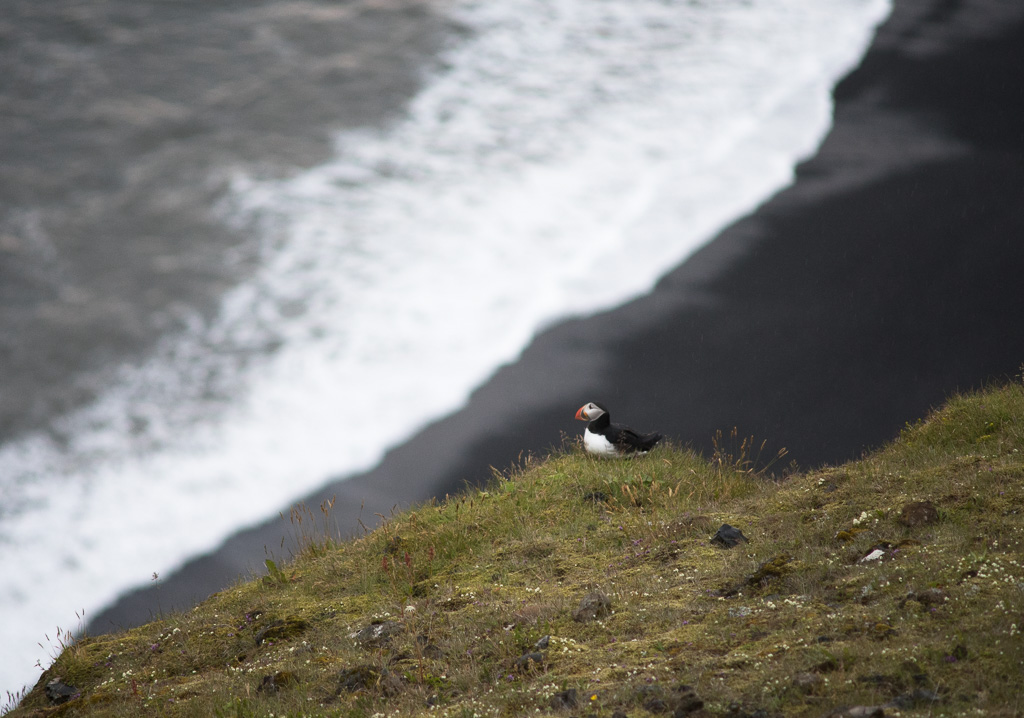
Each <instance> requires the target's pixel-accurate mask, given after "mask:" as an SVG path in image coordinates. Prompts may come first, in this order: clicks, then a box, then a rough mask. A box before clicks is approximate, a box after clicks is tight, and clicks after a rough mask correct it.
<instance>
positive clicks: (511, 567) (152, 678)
mask: <svg viewBox="0 0 1024 718" xmlns="http://www.w3.org/2000/svg"><path fill="white" fill-rule="evenodd" d="M734 443H735V447H734V448H732V449H731V450H730V448H729V446H727V445H730V444H734ZM720 444H722V445H721V446H720V453H719V455H718V456H716V457H715V459H714V460H712V461H707V460H704V459H701V458H699V457H698V456H696V455H694V454H693V453H691V452H689V451H687V450H684V449H680V448H678V447H665V448H659V449H658V450H656V451H654V452H652V453H651V454H650V455H649V456H646V457H643V458H640V459H636V460H627V461H602V460H594V459H591V458H589V457H588V456H586V455H584V454H583V453H581V452H580V450H579V449H578V448H576V447H575V446H570V447H568V448H567V449H566V450H565V451H563V452H560V453H555V454H554V455H552V456H550V457H548V458H546V459H543V460H527V461H525V462H524V464H523V465H522V466H521V467H519V468H517V469H515V470H513V471H511V472H509V473H507V474H504V475H501V476H497V477H495V478H494V480H493V481H492V483H491V484H490V485H489V486H488V488H487V489H486V490H472V491H470V492H469V493H467V494H466V495H465V496H459V497H452V498H450V499H447V500H445V501H443V502H436V503H431V504H428V505H423V506H419V507H417V508H416V509H415V510H412V511H407V512H403V513H399V514H396V515H394V516H392V517H389V518H388V519H387V521H386V522H385V523H384V524H383V525H382V526H381V527H380V528H379V529H377V530H375V531H373V532H371V533H367V534H366V535H365V536H363V537H362V538H359V539H358V540H354V541H334V540H331V539H329V538H328V537H325V536H324V535H323V531H322V530H321V529H320V528H319V527H320V526H321V525H322V520H323V516H322V515H320V513H319V511H315V510H314V511H307V510H304V509H300V510H297V511H296V512H295V514H294V516H293V518H294V523H293V525H294V527H295V530H296V532H297V533H298V534H299V535H300V537H301V538H302V543H303V545H304V549H303V551H302V552H301V555H299V556H297V557H296V558H295V559H294V560H293V561H291V562H289V563H287V564H271V565H270V566H269V569H270V572H269V575H268V576H267V577H264V578H260V579H257V580H253V581H249V582H246V583H239V584H238V585H236V586H234V587H233V588H230V589H228V590H225V591H222V592H221V593H219V594H217V595H215V596H213V597H212V598H210V599H209V600H207V601H205V602H204V603H203V604H202V605H200V606H198V607H197V608H195V609H194V610H192V611H190V612H188V613H184V614H180V615H170V616H167V617H165V618H162V619H160V620H157V621H154V622H152V623H150V624H148V625H146V626H143V627H141V628H138V629H133V630H130V631H126V632H124V633H120V634H115V635H105V636H98V637H94V638H84V639H82V640H79V641H76V642H74V643H72V644H71V645H68V646H67V647H66V648H65V649H64V650H63V652H62V653H61V654H60V655H59V656H57V658H56V660H55V662H54V664H53V666H52V667H51V668H50V669H49V670H48V671H46V673H45V674H44V675H43V677H42V678H41V680H40V681H39V683H38V685H37V686H36V687H35V689H34V690H32V691H31V692H30V693H29V695H28V696H26V697H25V698H24V700H23V701H22V703H21V705H20V707H18V708H17V709H15V710H13V711H12V712H11V715H12V716H43V715H66V716H78V715H104V716H141V715H168V716H232V717H234V716H306V715H326V716H367V717H370V716H414V715H424V716H426V715H430V716H452V717H460V718H469V717H471V716H521V715H526V714H531V715H535V714H538V713H539V714H542V715H547V714H550V715H578V716H608V717H611V716H623V715H626V716H634V717H638V716H649V715H676V716H684V715H690V716H733V717H735V718H739V717H741V716H752V717H753V716H776V715H778V716H801V715H810V716H823V715H833V714H839V715H849V716H854V715H882V714H883V713H884V714H885V715H905V716H913V715H929V716H932V715H949V716H952V715H987V716H1011V715H1021V714H1022V713H1024V697H1022V689H1021V677H1022V675H1024V636H1022V633H1021V632H1022V631H1024V550H1022V544H1021V541H1022V539H1024V521H1022V515H1021V512H1022V510H1024V453H1022V452H1024V385H1021V384H1019V383H1015V384H1012V385H1009V386H1006V387H1002V388H998V389H993V390H990V391H986V392H983V393H979V394H975V395H970V396H963V397H958V398H955V399H954V400H952V401H950V403H949V404H948V405H947V406H946V407H945V408H943V409H942V410H940V411H938V412H936V413H935V414H934V415H932V416H930V417H928V418H927V420H925V421H922V422H920V423H918V424H917V425H915V426H909V427H907V428H906V429H905V431H904V432H903V433H902V435H901V436H900V437H899V438H898V439H897V440H896V441H895V442H893V443H892V444H891V445H890V446H888V447H886V448H884V449H882V450H881V451H878V452H877V453H875V454H873V455H871V456H868V457H866V458H865V459H863V460H861V461H856V462H852V463H849V464H846V465H843V466H838V467H834V468H826V469H822V470H819V471H812V472H808V473H801V474H796V475H793V476H790V477H788V478H787V479H785V480H784V481H781V482H777V483H776V482H771V481H768V480H765V479H764V478H763V477H762V476H760V475H759V474H758V472H757V469H758V466H756V459H754V458H753V457H751V456H750V448H751V442H749V441H748V442H738V443H736V442H734V441H730V439H729V438H728V437H726V438H724V439H723V440H721V441H720ZM730 454H731V455H730ZM321 510H323V511H324V512H327V511H329V507H328V506H324V507H321ZM722 524H729V525H731V526H733V527H736V528H738V529H740V530H741V531H742V533H743V535H745V536H746V537H747V538H748V539H749V543H739V544H738V545H736V546H735V547H733V548H723V547H720V546H716V545H714V544H712V543H711V542H710V541H709V539H710V538H711V537H712V536H713V535H715V533H716V531H717V530H718V529H719V527H720V526H721V525H722Z"/></svg>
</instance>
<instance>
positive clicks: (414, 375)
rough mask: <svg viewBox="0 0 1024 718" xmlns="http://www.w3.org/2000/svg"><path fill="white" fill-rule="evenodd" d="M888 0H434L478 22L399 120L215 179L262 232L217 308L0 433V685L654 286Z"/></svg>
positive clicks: (781, 173) (236, 211) (841, 67)
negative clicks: (80, 403) (127, 597)
mask: <svg viewBox="0 0 1024 718" xmlns="http://www.w3.org/2000/svg"><path fill="white" fill-rule="evenodd" d="M888 10H889V3H888V2H886V1H885V0H861V1H860V2H850V1H849V0H832V1H830V2H821V3H815V4H814V7H810V8H809V7H808V6H807V4H806V3H803V2H798V1H797V0H790V2H771V3H768V2H764V3H754V4H751V3H717V4H715V5H714V6H712V7H691V6H689V5H686V4H682V3H680V4H679V5H678V6H673V5H670V4H666V3H664V2H661V1H660V0H659V1H658V2H643V1H641V2H635V1H634V2H628V3H626V2H621V0H616V1H606V2H600V3H583V2H580V1H579V0H563V1H562V2H556V3H549V2H539V1H535V0H518V1H516V2H508V3H500V4H494V3H480V4H475V3H468V2H467V3H462V4H457V5H456V6H455V7H453V9H452V13H453V15H454V16H455V19H456V20H457V21H458V22H460V23H462V24H464V25H466V26H467V27H469V28H471V29H472V31H473V32H472V33H471V35H470V37H469V39H468V40H466V41H465V42H464V43H463V44H461V45H459V46H458V47H455V48H453V49H452V50H451V51H450V52H449V53H447V56H446V57H445V58H444V60H445V65H446V66H447V67H448V69H447V70H446V71H445V72H444V73H442V74H438V75H437V76H436V77H435V78H434V79H433V80H432V81H430V82H428V83H426V85H425V89H424V90H423V91H422V92H421V93H420V95H418V96H417V98H415V100H414V101H413V103H412V104H411V106H410V107H409V109H408V113H407V117H405V118H404V119H403V120H402V121H401V122H399V123H398V124H396V125H395V126H394V127H392V128H390V129H388V130H386V131H381V132H375V133H371V132H363V133H355V132H353V133H345V134H343V135H340V136H339V137H338V138H337V152H336V158H335V159H334V160H332V161H330V162H328V163H326V164H324V165H322V166H320V167H316V168H313V169H311V170H308V171H304V172H301V173H298V174H297V175H295V176H294V177H292V178H290V179H288V180H285V181H273V182H271V181H261V180H259V179H256V178H253V177H250V176H247V175H245V174H244V173H239V174H238V175H237V178H236V180H235V184H234V187H235V189H234V192H233V194H232V199H231V201H230V202H228V203H226V205H225V207H224V208H222V210H223V212H224V216H225V221H229V222H232V223H236V224H239V225H244V226H247V227H255V228H257V229H258V230H259V231H260V232H262V233H263V235H264V236H265V238H266V251H265V253H264V263H263V265H262V268H261V269H260V271H259V272H258V273H257V275H256V276H255V277H254V278H253V280H252V281H250V282H247V283H246V284H245V285H243V286H240V287H238V288H237V289H235V290H233V291H231V292H229V293H228V295H227V296H226V297H225V299H224V303H223V307H222V310H221V313H220V315H219V317H218V318H217V320H216V321H214V322H213V323H212V324H211V325H209V326H197V327H195V328H194V330H193V331H192V332H191V333H189V334H187V335H185V336H179V337H174V338H168V339H167V341H166V342H165V343H164V344H163V345H162V346H161V348H160V349H159V350H158V351H157V352H156V353H155V355H154V356H153V357H152V359H150V360H149V361H147V362H146V363H145V364H144V365H143V366H141V367H137V368H131V369H126V370H125V371H124V372H123V374H122V376H121V378H120V381H119V382H118V385H117V387H115V388H112V389H111V390H110V391H109V392H108V393H107V394H105V395H104V396H103V397H101V398H100V399H99V400H98V401H97V402H96V403H95V404H94V405H93V406H90V407H88V408H87V409H85V410H82V411H79V412H77V413H75V414H74V415H71V416H68V417H65V418H64V419H63V420H62V421H61V422H60V426H59V427H58V428H59V430H60V432H61V433H62V434H63V435H64V436H66V437H67V441H66V442H64V443H58V442H56V441H55V440H54V439H53V438H52V437H51V436H50V435H42V434H40V435H36V436H32V437H29V438H27V439H25V440H23V441H20V442H18V443H16V444H12V445H10V446H5V447H3V448H2V450H0V476H2V481H3V490H4V501H3V509H2V510H3V512H4V513H3V514H2V516H0V541H2V546H3V548H2V551H3V557H2V561H3V565H4V566H5V569H6V570H5V572H4V574H3V577H2V579H0V581H2V583H0V605H2V606H3V607H4V608H5V609H6V610H7V615H8V616H9V617H12V618H14V617H16V620H10V621H9V622H8V625H9V627H10V628H11V631H9V632H7V633H8V634H9V635H8V640H7V647H8V650H7V651H6V653H5V659H4V661H5V662H4V664H3V665H2V666H0V671H2V673H0V681H2V683H0V688H6V687H8V686H9V687H10V689H12V690H13V689H14V688H16V687H17V686H19V685H21V684H23V683H26V682H31V681H32V680H33V679H34V671H33V668H32V665H33V664H34V663H35V661H36V660H41V661H43V663H44V664H45V663H46V661H47V660H48V659H47V656H46V653H45V651H44V650H42V649H40V648H39V646H37V643H38V642H39V641H40V640H41V639H42V636H43V634H44V633H47V632H49V633H50V635H53V629H54V627H55V626H57V625H60V626H62V627H64V628H74V626H75V618H74V616H75V613H76V611H81V610H83V609H85V610H86V611H87V612H92V611H94V610H95V609H96V608H98V607H100V606H102V605H104V604H105V603H107V602H109V601H110V600H112V599H113V598H114V597H116V596H117V595H118V594H119V593H121V592H123V591H124V590H126V589H128V588H130V587H132V586H135V585H138V584H139V583H143V582H145V580H146V579H147V577H149V576H150V575H151V574H152V573H154V572H159V573H165V572H167V571H170V570H172V569H174V568H175V567H177V566H179V565H180V564H181V563H183V562H184V561H185V560H186V559H187V558H188V557H190V556H194V555H196V554H198V553H202V552H205V551H208V550H210V549H211V548H213V547H214V546H216V545H217V543H218V542H220V541H221V540H223V539H224V538H225V537H226V536H227V535H228V534H230V533H231V532H232V531H234V530H236V529H237V528H239V527H241V526H244V525H247V524H250V523H252V522H255V521H257V520H259V519H260V518H261V517H264V516H266V515H269V514H272V513H274V512H276V511H277V510H278V509H279V508H280V507H281V506H283V505H286V504H287V503H288V502H289V501H291V500H292V499H294V498H295V497H297V496H301V495H304V494H305V493H308V492H309V491H311V490H313V489H315V488H316V487H318V486H319V485H321V484H323V483H324V482H325V481H327V480H328V479H331V478H335V477H337V476H343V475H349V474H352V473H355V472H358V471H361V470H365V469H368V468H370V467H371V466H373V465H374V464H375V463H376V462H378V461H379V460H380V458H381V457H382V456H383V453H384V452H385V451H386V450H387V449H388V448H389V447H392V446H394V445H396V444H398V443H400V442H402V441H403V440H404V439H406V438H408V437H409V436H411V435H412V434H413V433H414V432H415V431H417V430H418V429H419V428H421V427H423V426H424V425H426V424H427V423H429V422H430V421H432V420H435V419H437V418H439V417H442V416H444V415H446V414H448V413H450V412H452V411H454V410H456V409H458V408H459V407H460V406H461V405H462V404H463V403H464V402H465V401H466V399H467V397H468V396H469V393H470V392H471V391H472V390H473V388H475V387H476V386H478V385H479V384H480V383H482V382H483V381H485V380H486V379H487V377H488V376H489V375H490V374H491V373H492V372H493V371H494V370H495V369H496V368H497V367H498V366H500V365H501V364H503V363H506V362H509V361H512V360H514V359H515V357H516V356H517V355H518V354H519V353H520V352H521V351H522V349H523V348H524V347H525V346H526V344H527V343H528V342H529V341H530V339H531V337H532V336H533V335H534V334H535V333H536V332H537V330H538V329H539V328H541V327H543V326H544V325H545V324H548V323H550V322H553V321H555V320H557V319H559V318H562V317H565V316H568V315H572V314H579V313H585V312H592V311H596V310H598V309H601V308H606V307H610V306H614V305H616V304H619V303H622V302H623V301H625V300H627V299H629V298H632V297H634V296H636V295H638V294H640V293H643V292H645V291H647V290H649V289H650V287H651V286H652V285H653V283H654V282H655V281H656V280H657V279H658V277H660V276H661V275H662V274H663V273H664V272H665V271H667V270H668V269H670V268H671V267H673V266H675V265H677V264H678V263H679V262H681V261H683V260H684V259H685V258H686V257H687V256H688V255H689V254H691V253H692V252H693V251H695V250H696V249H697V248H698V247H700V246H701V245H702V244H703V243H704V242H706V241H708V240H709V239H710V238H711V237H712V236H713V235H714V233H715V232H716V231H717V230H718V229H720V228H721V227H723V226H724V225H725V224H727V223H729V222H730V221H732V220H733V219H735V218H736V217H738V216H739V215H741V214H743V213H745V212H748V211H750V210H751V209H752V208H753V207H755V206H756V205H757V204H759V203H760V202H762V201H763V200H764V199H766V198H767V197H768V196H770V195H771V193H773V192H775V191H777V190H778V189H780V188H781V187H783V186H785V185H786V184H788V183H789V182H790V181H791V179H792V173H793V167H794V165H795V164H796V162H798V161H799V160H800V159H803V158H805V157H807V156H809V155H810V154H811V153H812V152H813V151H814V149H815V148H816V147H817V146H818V144H819V143H820V141H821V139H822V138H823V136H824V134H825V132H826V131H827V129H828V127H829V123H830V117H831V101H830V92H831V88H832V86H833V85H834V83H835V82H836V80H837V79H838V78H839V77H841V76H842V75H843V74H844V73H845V72H847V71H848V70H849V69H850V68H851V67H852V66H853V65H854V64H855V63H856V62H857V61H858V60H859V58H860V57H861V56H862V54H863V52H864V50H865V49H866V47H867V44H868V42H869V40H870V37H871V33H872V31H873V28H874V26H875V25H876V24H877V23H878V22H880V21H881V20H882V18H883V17H884V16H885V14H886V13H887V12H888ZM524 18H531V19H532V20H531V21H524ZM211 397H212V398H211ZM57 526H59V527H61V530H60V531H57V530H55V527H57ZM54 567H57V568H54Z"/></svg>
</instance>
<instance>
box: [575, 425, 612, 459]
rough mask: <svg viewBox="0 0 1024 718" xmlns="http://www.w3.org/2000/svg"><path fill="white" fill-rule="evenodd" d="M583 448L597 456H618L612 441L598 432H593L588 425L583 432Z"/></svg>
mask: <svg viewBox="0 0 1024 718" xmlns="http://www.w3.org/2000/svg"><path fill="white" fill-rule="evenodd" d="M583 448H585V449H586V450H587V451H589V452H590V453H591V454H597V455H598V456H620V454H619V452H618V449H616V448H615V445H614V444H612V442H610V441H608V439H606V438H604V437H603V436H601V435H600V434H595V433H594V432H592V431H591V430H590V428H589V427H588V428H587V430H586V431H584V432H583Z"/></svg>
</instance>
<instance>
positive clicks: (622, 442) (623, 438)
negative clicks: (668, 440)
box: [605, 424, 661, 453]
mask: <svg viewBox="0 0 1024 718" xmlns="http://www.w3.org/2000/svg"><path fill="white" fill-rule="evenodd" d="M605 436H606V437H607V438H608V441H610V442H611V443H613V444H615V446H617V447H619V448H620V449H622V451H624V452H626V453H630V452H634V451H650V450H651V449H652V448H653V447H654V445H655V444H657V443H658V442H659V441H661V434H638V433H636V432H635V431H633V430H632V429H630V428H629V427H628V426H622V425H621V424H612V425H611V426H609V427H608V430H607V431H606V432H605Z"/></svg>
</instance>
